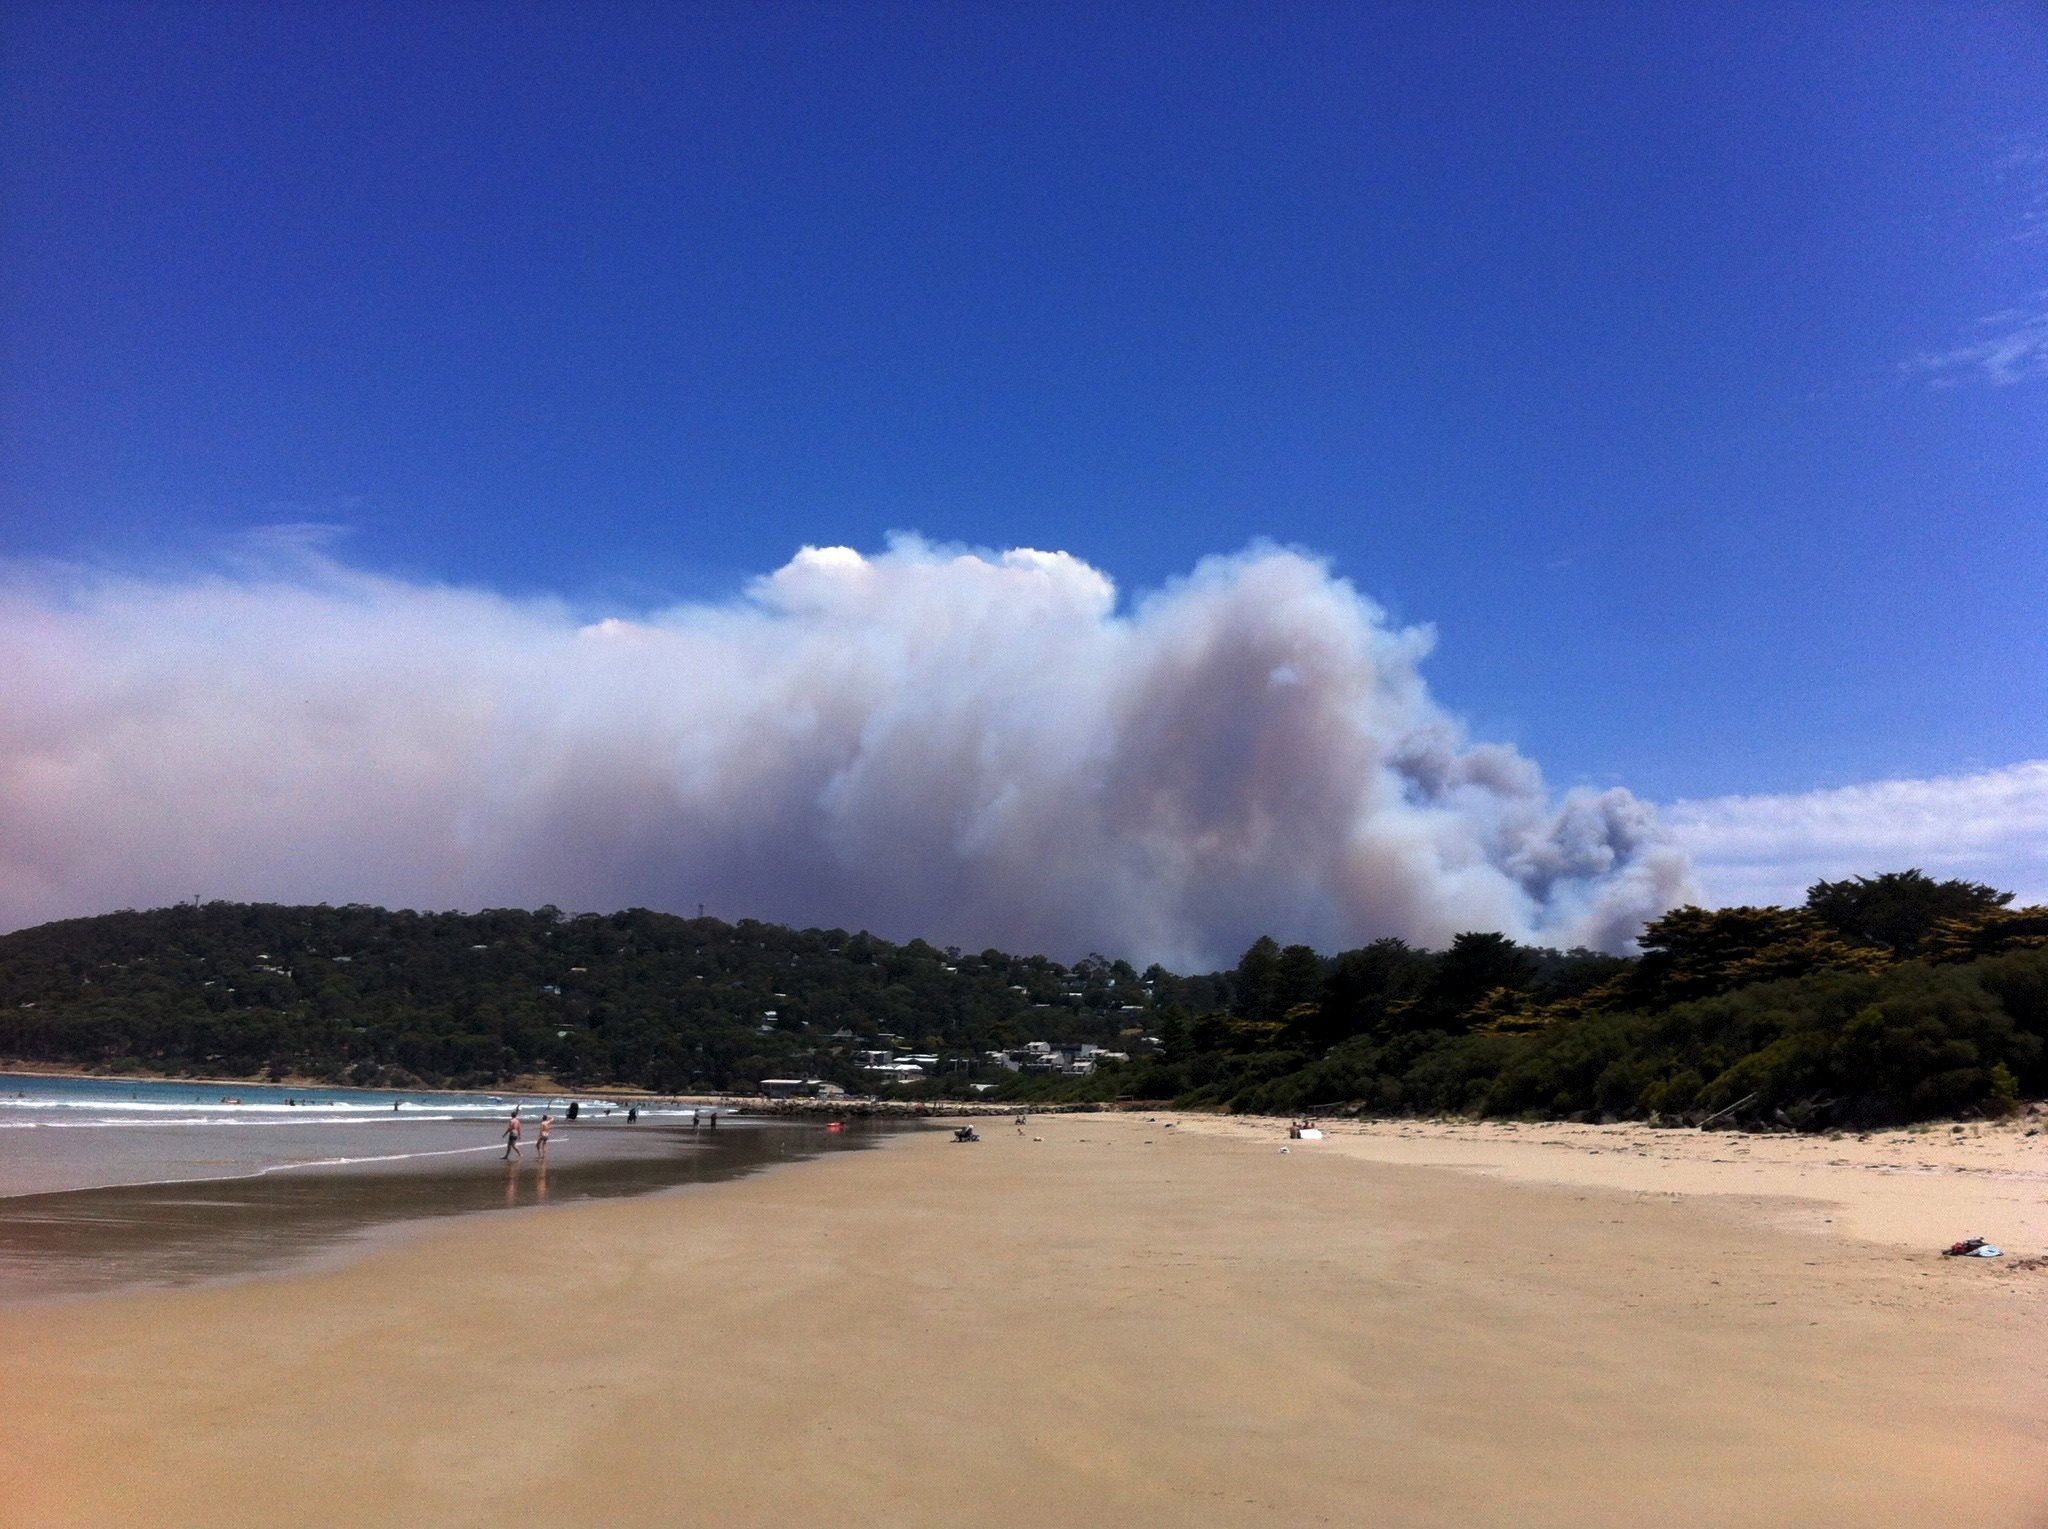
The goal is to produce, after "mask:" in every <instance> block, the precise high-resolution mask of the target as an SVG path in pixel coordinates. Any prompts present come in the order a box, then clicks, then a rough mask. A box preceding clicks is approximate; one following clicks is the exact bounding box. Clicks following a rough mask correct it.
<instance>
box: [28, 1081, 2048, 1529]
mask: <svg viewBox="0 0 2048 1529" xmlns="http://www.w3.org/2000/svg"><path fill="white" fill-rule="evenodd" d="M1165 1118H1167V1117H1160V1118H1158V1119H1154V1120H1150V1121H1148V1120H1146V1119H1144V1118H1140V1117H1123V1118H1112V1117H1104V1116H1069V1117H1064V1118H1047V1119H1043V1120H1034V1121H1033V1122H1032V1123H1031V1125H1030V1126H1029V1128H1028V1129H1027V1130H1026V1131H1025V1132H1024V1133H1022V1134H1019V1133H1018V1132H1016V1131H1015V1130H1014V1129H1012V1128H1010V1127H1009V1126H1007V1125H1003V1126H997V1127H992V1128H990V1127H985V1128H984V1135H985V1136H986V1137H987V1140H986V1141H985V1142H984V1143H982V1144H981V1145H979V1146H972V1147H969V1146H956V1145H954V1144H953V1143H952V1142H951V1141H950V1140H948V1139H947V1138H946V1137H945V1136H944V1135H943V1134H941V1133H932V1134H920V1135H916V1136H911V1137H907V1138H902V1139H899V1140H898V1141H896V1142H894V1143H892V1144H891V1145H889V1146H886V1147H884V1148H881V1149H879V1150H876V1151H872V1152H864V1153H853V1154H845V1155H838V1156H833V1157H828V1158H826V1159H822V1160H819V1161H815V1162H811V1163H807V1164H803V1165H801V1166H798V1167H795V1168H791V1169H786V1170H781V1171H778V1172H775V1173H771V1174H769V1175H766V1176H764V1177H761V1178H757V1179H752V1180H747V1181H743V1182H739V1183H733V1184H726V1185H720V1186H716V1187H712V1188H707V1189H703V1190H696V1191H691V1192H688V1193H684V1194H679V1195H675V1196H670V1197H665V1198H660V1199H651V1200H639V1201H632V1202H613V1203H609V1204H599V1205H591V1206H584V1207H577V1208H573V1209H562V1210H551V1211H547V1212H545V1213H541V1214H529V1215H519V1216H508V1217H502V1218H486V1219H478V1220H475V1221H471V1222H468V1223H465V1224H463V1225H461V1226H459V1227H456V1228H454V1229H451V1230H444V1231H438V1232H435V1233H433V1234H432V1235H430V1236H427V1237H423V1238H420V1239H418V1240H415V1241H413V1242H410V1243H408V1244H406V1245H404V1246H400V1247H397V1248H394V1249H389V1250H386V1251H383V1252H379V1253H376V1254H374V1255H372V1256H369V1257H366V1258H364V1259H362V1260H360V1261H358V1262H356V1263H354V1264H351V1265H349V1266H346V1267H343V1268H340V1269H335V1270H329V1271H324V1272H320V1273H315V1274H300V1275H295V1276H291V1277H285V1278H275V1279H268V1280H261V1281H255V1282H251V1283H247V1284H243V1285H238V1286H232V1287H222V1288H216V1289H209V1290H196V1291H185V1292H179V1293H173V1294H156V1295H146V1296H127V1297H118V1298H111V1299H105V1300H98V1301H91V1302H82V1303H75V1304H70V1305H62V1306H49V1307H41V1308H21V1309H16V1310H13V1311H8V1312H4V1313H0V1386H4V1389H5V1394H6V1396H7V1397H8V1400H9V1403H10V1426H9V1427H8V1428H7V1429H6V1430H5V1431H4V1432H0V1521H4V1522H6V1523H8V1524H22V1525H29V1524H34V1525H49V1524H80V1525H96V1526H101V1525H128V1524H148V1525H166V1526H174V1525H195V1526H196V1525H220V1526H231V1525H266V1526H268V1525H284V1524H306V1525H325V1524H335V1525H341V1524H348V1525H376V1524H418V1525H461V1524H484V1523H489V1524H494V1525H502V1524H508V1523H519V1522H526V1521H531V1520H535V1519H541V1520H546V1519H566V1520H571V1521H584V1520H588V1521H593V1522H595V1521H602V1520H613V1521H624V1522H634V1523H643V1524H676V1525H684V1524H690V1525H694V1524H706V1525H711V1524H717V1525H745V1526H753V1525H762V1526H767V1525H773V1526H789V1525H802V1524H807V1523H812V1522H834V1523H841V1524H852V1525H869V1524H888V1525H906V1526H925V1525H932V1526H938V1525H945V1526H948V1529H962V1526H968V1529H1003V1526H1012V1525H1031V1526H1034V1529H1047V1526H1050V1529H1069V1526H1092V1525H1105V1526H1109V1525H1115V1526H1140V1529H1142V1526H1153V1525H1160V1526H1164V1525H1175V1526H1179V1525H1251V1524H1258V1525H1288V1526H1293V1525H1303V1524H1344V1525H1376V1526H1408V1525H1443V1526H1452V1525H1456V1526H1482V1525H1503V1526H1507V1525H1513V1526H1548V1525H1555V1526H1565V1525H1610V1524H1611V1525H1623V1524H1626V1525H1630V1526H1637V1525H1641V1524H1644V1523H1672V1524H1685V1525H1731V1526H1732V1525H1786V1526H1791V1525H1800V1526H1805V1525H1814V1526H1822V1525H1827V1526H1852V1525H1893V1524H1909V1525H1910V1524H1928V1523H1933V1522H1937V1521H1940V1522H1966V1523H1969V1524H1971V1525H1973V1526H2032V1529H2040V1526H2043V1525H2048V1423H2044V1418H2048V1380H2044V1376H2043V1370H2044V1366H2043V1363H2042V1361H2043V1359H2044V1357H2048V1339H2044V1337H2043V1331H2044V1329H2043V1318H2044V1317H2048V1271H2044V1270H2043V1269H2042V1268H2041V1267H2040V1266H2039V1264H2038V1263H2035V1262H2033V1261H2032V1260H2029V1259H2028V1258H2026V1257H2025V1256H2016V1257H2014V1258H2010V1259H2005V1260H1982V1261H1980V1260H1958V1259H1951V1260H1943V1259H1939V1258H1935V1257H1933V1256H1932V1255H1931V1253H1930V1251H1929V1249H1928V1247H1927V1246H1925V1245H1912V1244H1910V1243H1906V1242H1895V1241H1891V1240H1886V1237H1885V1235H1883V1234H1885V1233H1886V1232H1887V1229H1889V1232H1890V1234H1891V1235H1894V1236H1904V1235H1906V1231H1907V1229H1908V1228H1909V1227H1917V1225H1918V1223H1919V1221H1920V1219H1921V1218H1922V1217H1923V1215H1925V1216H1932V1215H1933V1214H1934V1213H1933V1211H1932V1210H1927V1211H1924V1212H1923V1211H1922V1210H1918V1209H1904V1210H1901V1209H1898V1208H1897V1206H1896V1205H1895V1206H1894V1207H1893V1208H1892V1209H1890V1210H1887V1209H1886V1208H1885V1206H1886V1205H1887V1203H1889V1197H1894V1196H1897V1195H1899V1194H1900V1193H1901V1191H1902V1190H1904V1189H1910V1190H1911V1191H1912V1193H1913V1195H1915V1196H1918V1195H1919V1193H1920V1191H1921V1189H1922V1188H1923V1187H1924V1185H1925V1184H1927V1183H1937V1182H1938V1183H1943V1184H1953V1185H1954V1186H1956V1187H1958V1190H1959V1192H1963V1186H1966V1185H1977V1186H1978V1187H1977V1188H1976V1189H1970V1190H1967V1193H1968V1194H1969V1195H1971V1196H1974V1198H1973V1199H1971V1200H1970V1214H1969V1215H1962V1216H1960V1217H1951V1218H1949V1220H1951V1221H1953V1220H1960V1221H1961V1222H1962V1223H1963V1224H1961V1225H1955V1226H1951V1225H1950V1224H1948V1222H1947V1221H1944V1223H1943V1224H1942V1225H1941V1227H1940V1230H1939V1232H1938V1233H1936V1234H1935V1240H1936V1241H1946V1240H1948V1239H1949V1238H1950V1237H1951V1236H1960V1235H1963V1233H1964V1232H1965V1231H1982V1232H1984V1233H1986V1234H1987V1235H1993V1236H1995V1237H1998V1238H2000V1239H2001V1240H2005V1241H2008V1242H2012V1243H2017V1244H2019V1248H2018V1249H2017V1251H2018V1252H2019V1253H2020V1254H2022V1255H2024V1254H2025V1253H2027V1252H2030V1251H2031V1252H2035V1253H2038V1252H2039V1251H2040V1248H2039V1243H2040V1238H2039V1236H2038V1232H2039V1227H2040V1223H2039V1220H2038V1200H2039V1186H2038V1184H2034V1185H2033V1187H2032V1188H2030V1189H2026V1190H2025V1191H2024V1192H2023V1193H2022V1192H2018V1191H2015V1197H2014V1198H2013V1199H2012V1200H2010V1201H2008V1200H2006V1199H2005V1198H2002V1197H2003V1196H2004V1195H2005V1194H2006V1192H2007V1191H2006V1189H2005V1188H2003V1187H1996V1186H2005V1185H2009V1184H2012V1183H2018V1184H2022V1185H2025V1184H2027V1183H2029V1182H2030V1181H2027V1180H2002V1179H1993V1178H1989V1177H1986V1178H1984V1179H1983V1181H1982V1184H1978V1181H1977V1180H1976V1179H1973V1178H1971V1177H1970V1175H1968V1174H1957V1173H1943V1172H1942V1171H1940V1170H1941V1169H1942V1167H1943V1166H1944V1165H1950V1166H1952V1164H1949V1159H1948V1158H1947V1157H1944V1156H1942V1155H1941V1154H1949V1155H1951V1156H1955V1155H1960V1157H1961V1158H1962V1159H1963V1160H1964V1161H1965V1165H1966V1166H1967V1158H1968V1152H1969V1150H1970V1149H1968V1148H1966V1147H1962V1146H1953V1147H1950V1146H1942V1147H1941V1148H1940V1152H1939V1153H1936V1154H1934V1155H1930V1156H1929V1157H1928V1158H1927V1161H1928V1162H1930V1163H1933V1164H1935V1165H1936V1171H1934V1172H1928V1173H1919V1172H1911V1173H1909V1172H1882V1171H1879V1169H1880V1167H1881V1166H1882V1162H1883V1153H1882V1152H1881V1151H1880V1150H1879V1146H1878V1144H1876V1143H1862V1142H1856V1141H1854V1140H1846V1141H1843V1142H1834V1143H1825V1144H1821V1143H1811V1144H1808V1143H1802V1144H1797V1145H1796V1146H1783V1147H1781V1146H1780V1145H1779V1144H1778V1143H1776V1142H1775V1141H1774V1142H1771V1143H1769V1145H1768V1146H1766V1144H1765V1142H1764V1141H1763V1140H1761V1139H1755V1138H1730V1137H1714V1138H1688V1139H1687V1140H1688V1141H1689V1142H1691V1143H1693V1145H1684V1144H1681V1143H1679V1142H1678V1139H1677V1138H1673V1141H1672V1143H1671V1144H1669V1145H1668V1146H1666V1147H1664V1148H1661V1149H1660V1150H1665V1151H1668V1152H1670V1153H1671V1154H1674V1155H1673V1156H1672V1157H1670V1158H1668V1159H1666V1160H1661V1161H1660V1160H1659V1159H1657V1158H1654V1157H1652V1156H1649V1155H1647V1153H1646V1155H1643V1156H1637V1155H1636V1153H1635V1152H1634V1151H1633V1150H1632V1149H1631V1150H1626V1151H1622V1150H1611V1148H1610V1146H1603V1147H1601V1148H1600V1149H1599V1151H1597V1152H1595V1151H1593V1150H1592V1146H1593V1144H1594V1143H1597V1142H1601V1141H1605V1142H1608V1143H1610V1144H1616V1143H1620V1142H1622V1141H1624V1140H1628V1141H1634V1140H1636V1139H1637V1137H1638V1136H1641V1135H1655V1134H1657V1133H1621V1134H1616V1135H1609V1136H1605V1137H1599V1136H1596V1137H1594V1138H1591V1139H1590V1141H1588V1142H1585V1143H1583V1144H1574V1143H1577V1139H1578V1136H1579V1132H1578V1130H1575V1129H1567V1128H1558V1127H1542V1128H1534V1127H1531V1128H1525V1129H1524V1130H1523V1131H1521V1132H1513V1131H1493V1132H1491V1133H1490V1134H1465V1135H1460V1134H1458V1132H1456V1131H1450V1130H1447V1129H1446V1128H1436V1127H1415V1128H1408V1132H1407V1134H1405V1135H1404V1134H1401V1133H1400V1132H1399V1130H1398V1129H1394V1128H1380V1129H1379V1130H1378V1131H1373V1132H1358V1131H1355V1130H1354V1131H1346V1132H1345V1133H1343V1134H1341V1135H1339V1136H1336V1137H1333V1138H1332V1139H1331V1140H1329V1141H1326V1142H1315V1143H1298V1144H1295V1145H1294V1147H1293V1149H1292V1150H1291V1151H1290V1152H1287V1153H1282V1152H1280V1151H1279V1147H1280V1145H1282V1136H1281V1134H1280V1133H1279V1132H1278V1131H1277V1130H1276V1129H1275V1128H1274V1127H1273V1126H1272V1125H1271V1124H1259V1123H1252V1124H1247V1123H1243V1122H1214V1121H1199V1120H1187V1119H1186V1118H1185V1117H1171V1118H1174V1119H1176V1120H1178V1121H1181V1122H1182V1123H1180V1124H1177V1125H1176V1126H1175V1127H1174V1128H1172V1129H1168V1128H1167V1127H1166V1125H1165V1124H1164V1120H1165ZM1467 1129H1468V1131H1469V1128H1467ZM1585 1129H1591V1128H1585ZM1524 1137H1527V1138H1528V1139H1527V1140H1524V1139H1523V1138H1524ZM1546 1139H1548V1140H1550V1141H1554V1142H1564V1143H1568V1145H1564V1146H1545V1145H1544V1142H1545V1140H1546ZM2041 1140H2042V1138H2024V1137H2021V1136H2018V1135H2013V1136H2012V1137H2011V1138H2010V1139H2009V1141H2005V1140H2003V1139H2001V1140H2000V1141H1995V1142H1994V1143H1993V1146H1997V1147H2000V1148H2001V1150H2002V1149H2003V1148H2004V1147H2006V1146H2009V1147H2010V1149H2011V1150H2012V1151H2013V1152H2014V1153H2015V1154H2017V1160H2016V1162H2015V1163H2014V1164H2013V1165H2012V1166H2010V1167H2009V1168H2007V1169H2000V1170H1994V1171H2009V1172H2014V1173H2026V1172H2029V1171H2031V1170H2030V1169H2029V1167H2028V1163H2029V1161H2030V1159H2029V1153H2030V1152H2031V1150H2032V1149H2033V1148H2034V1147H2036V1146H2038V1144H2039V1142H2040V1141H2041ZM1700 1143H1704V1145H1699V1144H1700ZM1648 1145H1651V1146H1655V1145H1656V1144H1655V1143H1651V1144H1648ZM1737 1146H1746V1147H1747V1148H1748V1161H1731V1162H1727V1163H1715V1162H1711V1161H1704V1160H1694V1159H1693V1158H1691V1157H1689V1156H1687V1154H1688V1153H1693V1152H1698V1153H1703V1154H1705V1155H1706V1156H1707V1157H1709V1158H1710V1157H1712V1156H1713V1155H1714V1154H1715V1153H1716V1152H1718V1153H1720V1154H1721V1155H1723V1156H1733V1149H1734V1148H1735V1147H1737ZM1809 1146H1811V1147H1813V1148H1815V1149H1816V1150H1818V1149H1820V1148H1822V1147H1823V1146H1824V1147H1825V1149H1826V1150H1827V1153H1828V1155H1831V1156H1834V1157H1838V1158H1843V1159H1845V1160H1848V1161H1852V1162H1863V1163H1865V1165H1866V1166H1864V1167H1863V1168H1862V1169H1861V1170H1859V1171H1854V1172H1852V1171H1850V1170H1847V1169H1837V1170H1834V1171H1833V1173H1832V1176H1829V1168H1828V1164H1827V1162H1826V1160H1825V1157H1823V1158H1821V1159H1820V1160H1819V1161H1817V1162H1808V1161H1806V1156H1807V1153H1808V1148H1809ZM1984 1152H1985V1153H1986V1154H1987V1157H1988V1156H1989V1155H1991V1148H1989V1147H1987V1148H1985V1149H1984ZM1759 1153H1771V1154H1776V1153H1786V1154H1790V1156H1789V1157H1788V1158H1787V1159H1786V1160H1785V1161H1782V1162H1781V1161H1779V1160H1778V1158H1777V1157H1775V1156H1772V1157H1769V1158H1768V1159H1767V1161H1766V1165H1765V1166H1766V1167H1767V1168H1768V1169H1769V1170H1770V1171H1768V1172H1766V1173H1764V1174H1762V1175H1758V1174H1756V1173H1755V1172H1753V1171H1752V1170H1753V1168H1754V1167H1755V1164H1756V1160H1757V1156H1758V1154H1759ZM1859 1154H1860V1155H1859ZM1609 1156H1614V1157H1616V1158H1619V1159H1626V1162H1625V1163H1622V1164H1620V1165H1619V1166H1617V1165H1615V1164H1610V1163H1607V1162H1606V1161H1605V1159H1607V1158H1608V1157H1609ZM1795 1158H1796V1159H1797V1161H1794V1160H1793V1159H1795ZM1376 1159H1377V1160H1376ZM1392 1159H1398V1160H1392ZM1425 1161H1428V1162H1449V1161H1468V1162H1469V1164H1470V1165H1471V1166H1479V1165H1480V1164H1481V1163H1482V1162H1483V1163H1484V1165H1485V1166H1486V1168H1487V1171H1485V1172H1472V1171H1466V1170H1465V1169H1463V1168H1460V1169H1449V1168H1443V1167H1428V1166H1417V1165H1416V1164H1418V1163H1421V1162H1425ZM1906 1166H1911V1165H1910V1164H1908V1165H1906ZM1616 1174H1618V1175H1619V1178H1610V1175H1616ZM1695 1181H1697V1182H1695ZM1984 1186H1994V1187H1991V1188H1988V1189H1987V1188H1985V1187H1984ZM1674 1187H1683V1188H1684V1189H1685V1190H1686V1191H1687V1192H1686V1193H1683V1194H1678V1195H1673V1194H1670V1193H1667V1192H1665V1191H1667V1190H1670V1189H1672V1188H1674ZM1695 1189H1703V1190H1704V1191H1706V1192H1704V1193H1694V1192H1692V1191H1694V1190H1695ZM1851 1191H1853V1192H1851ZM1980 1191H1981V1193H1980ZM1815 1192H1822V1193H1825V1194H1826V1195H1827V1196H1828V1197H1829V1198H1830V1200H1831V1201H1832V1203H1835V1204H1838V1205H1841V1206H1844V1207H1849V1206H1851V1205H1854V1206H1857V1207H1859V1208H1856V1209H1850V1210H1846V1211H1844V1212H1836V1213H1834V1214H1835V1220H1834V1222H1833V1224H1832V1225H1831V1224H1830V1223H1829V1222H1828V1221H1827V1219H1826V1217H1827V1215H1828V1214H1829V1212H1826V1211H1825V1210H1817V1209H1815V1208H1814V1207H1812V1206H1810V1205H1809V1206H1806V1207H1804V1208H1802V1209H1801V1210H1800V1211H1799V1212H1798V1214H1796V1215H1792V1214H1790V1213H1789V1212H1788V1209H1787V1208H1788V1206H1790V1205H1791V1204H1792V1202H1791V1201H1790V1200H1789V1199H1788V1198H1787V1197H1788V1196H1792V1195H1797V1194H1802V1193H1815ZM2028 1195H2031V1196H2033V1206H2032V1210H2033V1213H2034V1214H2035V1216H2036V1219H2034V1220H2032V1221H2030V1222H2027V1223H2026V1226H2028V1227H2030V1228H2031V1230H2026V1231H2023V1232H2022V1233H2021V1235H2019V1236H2014V1234H2012V1233H2010V1232H2007V1231H2006V1230H2005V1228H2004V1226H2003V1225H2001V1224H1994V1223H1993V1222H1992V1221H1990V1220H1988V1219H1987V1220H1981V1221H1980V1220H1975V1219H1973V1218H1974V1217H1975V1216H1977V1215H1978V1214H1980V1213H1981V1214H1982V1215H1984V1216H1987V1217H1988V1216H1990V1215H1992V1214H1993V1213H1994V1212H1995V1211H1998V1210H1999V1208H2000V1207H2008V1208H2010V1207H2011V1206H2018V1207H2020V1208H2021V1209H2023V1210H2024V1209H2026V1203H2025V1202H2026V1197H2027V1196H2028ZM1900 1203H1903V1202H1900ZM2015 1224H2019V1223H2015ZM1852 1225H1853V1226H1854V1227H1855V1228H1856V1229H1857V1232H1858V1235H1850V1234H1849V1227H1850V1226H1852ZM1930 1225H1931V1222H1930ZM1914 1235H1918V1234H1917V1232H1915V1233H1914ZM2027 1238H2032V1239H2033V1240H2032V1241H2031V1242H2028V1241H2027V1240H2026V1239H2027ZM1923 1244H1924V1239H1923Z"/></svg>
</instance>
